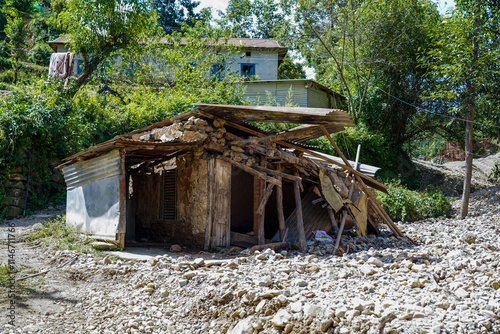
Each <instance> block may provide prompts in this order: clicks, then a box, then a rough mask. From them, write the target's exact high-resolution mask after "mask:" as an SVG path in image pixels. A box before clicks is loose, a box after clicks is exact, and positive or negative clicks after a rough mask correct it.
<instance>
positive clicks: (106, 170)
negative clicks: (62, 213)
mask: <svg viewBox="0 0 500 334" xmlns="http://www.w3.org/2000/svg"><path fill="white" fill-rule="evenodd" d="M62 172H63V175H64V179H65V180H66V186H67V203H66V223H67V224H68V225H70V226H73V227H75V228H76V229H77V230H78V231H79V232H82V233H89V234H92V235H95V236H99V237H102V238H109V239H112V240H115V237H116V233H118V232H125V231H118V229H119V227H118V225H119V220H120V176H121V162H120V152H119V150H114V151H111V152H109V153H107V154H105V155H102V156H99V157H97V158H93V159H90V160H86V161H81V162H77V163H75V164H72V165H70V166H68V167H64V168H63V169H62Z"/></svg>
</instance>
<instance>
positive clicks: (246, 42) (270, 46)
mask: <svg viewBox="0 0 500 334" xmlns="http://www.w3.org/2000/svg"><path fill="white" fill-rule="evenodd" d="M68 37H69V36H68V35H67V34H66V35H63V36H61V37H58V38H56V39H54V40H52V41H48V42H47V44H49V45H57V44H62V45H64V44H67V43H68V42H69V39H68ZM159 42H160V43H169V42H170V39H167V38H165V37H162V38H160V40H159ZM187 43H188V42H187V39H186V38H184V37H183V38H181V41H180V45H186V44H187ZM207 45H209V46H224V45H228V46H230V45H234V46H241V47H243V48H244V49H265V50H275V51H278V52H280V53H286V52H287V51H288V48H287V47H284V46H281V45H280V44H279V43H278V41H277V40H275V39H269V38H230V39H228V40H227V41H226V40H224V39H222V38H221V39H219V40H218V42H217V43H214V42H213V41H209V42H208V43H207Z"/></svg>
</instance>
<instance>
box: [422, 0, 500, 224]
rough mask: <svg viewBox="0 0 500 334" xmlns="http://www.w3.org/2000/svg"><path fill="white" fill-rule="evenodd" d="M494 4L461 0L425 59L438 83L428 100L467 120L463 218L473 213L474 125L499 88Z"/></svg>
mask: <svg viewBox="0 0 500 334" xmlns="http://www.w3.org/2000/svg"><path fill="white" fill-rule="evenodd" d="M498 9H499V8H498V2H497V1H494V0H476V1H469V0H457V1H456V7H455V10H454V11H453V12H452V13H451V16H450V17H447V18H446V19H444V20H443V23H442V24H441V25H438V26H436V30H435V32H434V36H435V41H434V47H433V48H432V49H431V50H430V51H429V52H428V55H427V57H426V59H425V62H426V63H427V64H431V65H432V66H433V72H432V73H430V78H432V79H433V80H434V82H435V84H436V86H435V88H434V89H433V90H432V91H430V92H429V94H428V97H430V98H433V99H442V100H444V101H446V102H447V107H448V110H451V115H452V116H456V117H459V118H462V119H465V120H466V122H465V123H466V125H465V152H466V163H465V165H466V172H465V177H464V188H463V195H462V207H461V214H460V216H461V218H462V219H463V218H465V217H466V216H467V214H468V206H469V194H470V187H471V178H472V158H473V152H472V149H473V124H474V122H475V120H476V115H477V114H478V113H479V112H481V110H480V109H479V107H480V102H481V101H483V102H485V101H484V98H485V97H487V96H488V93H491V91H494V90H496V89H497V88H498V82H497V81H495V80H496V79H498V73H499V64H500V31H499V29H500V12H499V10H498Z"/></svg>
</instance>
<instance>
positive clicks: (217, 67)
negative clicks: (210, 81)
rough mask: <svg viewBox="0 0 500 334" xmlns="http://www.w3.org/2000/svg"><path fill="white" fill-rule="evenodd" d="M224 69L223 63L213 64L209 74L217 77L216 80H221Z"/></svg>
mask: <svg viewBox="0 0 500 334" xmlns="http://www.w3.org/2000/svg"><path fill="white" fill-rule="evenodd" d="M225 70H226V66H224V65H223V64H214V65H212V70H211V71H210V74H211V75H212V77H213V78H215V79H217V81H222V79H224V71H225Z"/></svg>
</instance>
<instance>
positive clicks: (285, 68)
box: [278, 54, 306, 79]
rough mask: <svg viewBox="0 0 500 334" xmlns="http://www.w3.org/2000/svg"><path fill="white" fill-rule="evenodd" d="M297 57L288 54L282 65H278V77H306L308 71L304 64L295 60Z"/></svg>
mask: <svg viewBox="0 0 500 334" xmlns="http://www.w3.org/2000/svg"><path fill="white" fill-rule="evenodd" d="M294 60H295V59H294V58H293V57H292V56H290V55H288V54H287V55H286V56H285V58H284V59H283V61H282V62H281V64H280V66H279V67H278V79H305V78H306V71H305V70H304V67H303V64H302V63H300V62H295V61H294Z"/></svg>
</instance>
